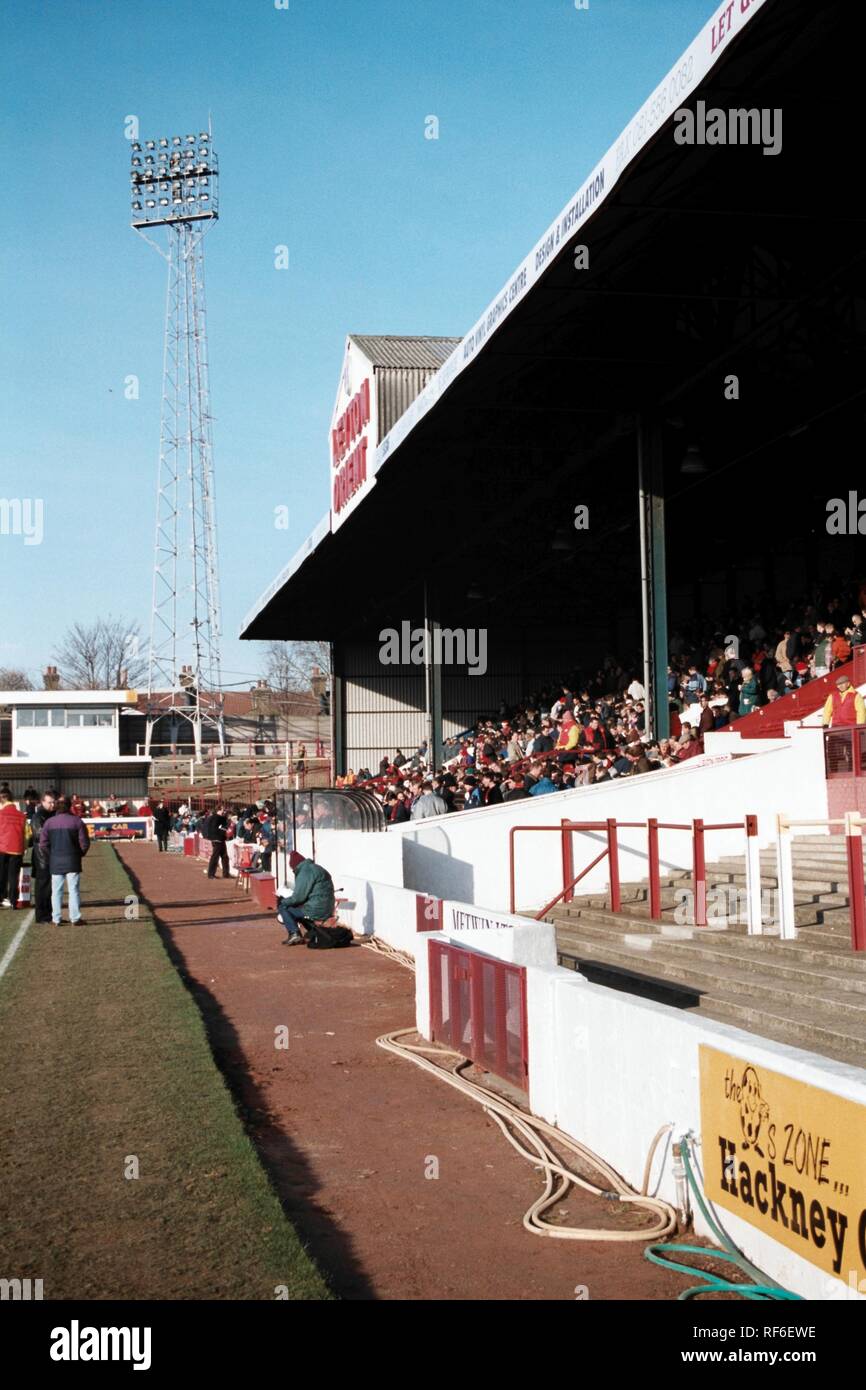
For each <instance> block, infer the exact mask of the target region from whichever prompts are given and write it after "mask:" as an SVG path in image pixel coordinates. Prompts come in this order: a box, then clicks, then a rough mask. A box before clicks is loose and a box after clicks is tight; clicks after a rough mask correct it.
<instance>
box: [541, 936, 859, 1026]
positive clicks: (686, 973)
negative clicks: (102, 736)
mask: <svg viewBox="0 0 866 1390" xmlns="http://www.w3.org/2000/svg"><path fill="white" fill-rule="evenodd" d="M780 944H783V943H780ZM557 947H558V949H559V951H560V952H562V953H563V954H565V953H566V952H568V951H572V950H573V951H574V953H575V954H580V953H581V952H584V953H585V954H587V955H592V956H593V957H595V954H596V953H597V952H601V953H602V955H603V956H604V957H605V959H608V958H610V959H613V956H614V955H616V956H617V957H618V958H619V959H620V960H625V961H628V960H630V961H632V962H634V961H635V957H637V965H636V967H635V968H637V969H638V970H639V971H643V970H646V971H649V972H651V973H652V974H654V975H656V976H658V975H659V974H661V976H662V978H664V979H666V980H676V981H678V982H680V983H683V984H687V985H691V986H693V987H694V988H695V989H700V990H703V991H705V992H706V993H708V994H713V993H715V991H716V990H717V989H718V988H720V987H723V986H724V984H725V983H726V982H727V983H729V984H736V985H737V986H738V987H739V988H741V989H742V990H743V991H744V992H745V993H747V994H752V993H760V994H762V995H767V996H768V997H771V998H776V999H782V1000H789V999H790V998H791V995H792V992H793V991H794V989H796V992H797V994H798V996H800V997H802V998H804V999H809V1000H813V1001H815V1002H817V1003H819V1004H820V1007H827V1008H834V1009H841V1010H842V1011H843V1012H845V1011H847V1012H848V1013H849V1014H850V1016H851V1017H857V1016H859V1017H860V1018H861V1019H862V1020H863V1022H864V1023H866V974H864V972H863V971H862V970H850V971H847V970H846V969H845V966H844V965H843V964H840V965H835V966H831V965H829V964H826V963H824V962H822V963H820V964H815V963H813V964H809V963H806V962H803V961H800V962H797V961H794V960H791V961H789V962H787V963H783V961H782V960H780V959H779V956H778V955H772V954H770V953H764V954H763V955H761V956H759V957H758V958H757V960H756V959H755V958H754V957H747V956H743V955H742V954H737V953H736V952H731V951H727V950H725V948H724V946H722V947H721V948H718V947H717V948H716V949H715V950H714V949H713V946H712V944H711V943H709V942H707V943H701V944H700V945H699V944H698V943H697V942H695V941H690V942H687V941H677V940H675V939H665V938H656V939H655V940H652V941H651V942H650V945H649V947H648V948H643V949H638V950H637V951H635V949H634V948H633V947H631V945H630V943H629V940H628V938H627V937H624V938H623V939H622V941H621V942H618V943H616V944H613V943H605V942H600V941H599V940H598V939H597V938H592V937H590V936H588V935H583V934H576V933H574V934H573V933H568V932H563V933H561V934H558V936H557Z"/></svg>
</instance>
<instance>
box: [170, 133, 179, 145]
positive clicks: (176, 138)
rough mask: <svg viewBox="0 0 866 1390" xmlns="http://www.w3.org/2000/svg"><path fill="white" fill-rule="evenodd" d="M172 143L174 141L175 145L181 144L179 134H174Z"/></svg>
mask: <svg viewBox="0 0 866 1390" xmlns="http://www.w3.org/2000/svg"><path fill="white" fill-rule="evenodd" d="M171 143H172V144H173V145H179V144H180V136H179V135H173V136H172V137H171Z"/></svg>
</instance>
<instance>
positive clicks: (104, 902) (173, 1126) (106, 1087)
mask: <svg viewBox="0 0 866 1390" xmlns="http://www.w3.org/2000/svg"><path fill="white" fill-rule="evenodd" d="M82 889H83V901H82V913H83V916H84V918H85V920H86V921H87V923H88V925H87V926H85V927H78V928H73V927H71V926H69V925H68V924H67V923H64V924H63V925H61V926H60V927H51V926H36V925H33V926H31V927H30V929H29V931H28V933H27V935H26V937H25V938H24V940H23V942H22V944H21V946H20V947H19V949H18V952H17V954H16V956H15V958H14V959H13V961H12V963H11V964H10V966H9V968H8V970H7V972H6V974H5V975H4V976H3V978H2V979H0V1058H2V1062H0V1277H3V1278H8V1279H11V1278H22V1279H23V1278H28V1277H29V1278H32V1279H42V1281H43V1288H44V1297H45V1298H46V1299H82V1298H83V1299H268V1300H273V1299H275V1298H289V1299H321V1298H328V1297H329V1296H330V1295H329V1293H328V1290H327V1288H326V1285H325V1283H324V1280H323V1279H322V1277H321V1276H320V1274H319V1273H318V1271H317V1269H316V1268H315V1266H314V1265H313V1263H312V1261H311V1260H310V1258H309V1257H308V1256H307V1254H306V1253H305V1251H304V1249H303V1248H302V1246H301V1244H300V1241H299V1239H298V1237H297V1235H296V1233H295V1231H294V1229H293V1227H292V1226H291V1224H290V1223H289V1221H288V1220H287V1219H286V1216H285V1215H284V1213H283V1210H282V1207H281V1206H280V1203H279V1201H278V1199H277V1197H276V1195H275V1193H274V1192H273V1189H272V1188H271V1186H270V1184H269V1182H268V1179H267V1176H266V1174H265V1172H264V1170H263V1168H262V1166H261V1164H260V1162H259V1160H258V1157H257V1155H256V1153H255V1150H254V1148H253V1147H252V1145H251V1143H250V1141H249V1140H248V1138H247V1137H246V1135H245V1133H244V1130H243V1126H242V1124H241V1122H240V1119H239V1118H238V1116H237V1114H236V1112H235V1109H234V1106H233V1103H232V1099H231V1096H230V1094H229V1092H228V1090H227V1088H226V1086H225V1083H224V1081H223V1079H222V1077H221V1075H220V1073H219V1071H218V1070H217V1067H216V1065H215V1063H214V1061H213V1058H212V1056H211V1053H210V1049H209V1047H208V1043H207V1039H206V1036H205V1031H204V1027H203V1024H202V1021H201V1018H200V1016H199V1014H198V1011H197V1010H196V1007H195V1005H194V1003H193V1001H192V999H191V998H190V996H189V994H188V993H187V991H186V990H185V988H184V986H183V984H182V982H181V980H180V979H179V977H178V975H177V974H176V972H175V970H174V968H173V966H172V965H171V963H170V961H169V959H168V956H167V954H166V952H165V950H164V948H163V945H162V942H161V940H160V938H159V935H158V934H157V931H156V928H155V925H154V922H153V919H152V917H151V915H150V913H149V911H148V908H147V905H146V904H144V903H140V904H139V903H137V902H136V901H135V900H134V899H133V896H132V895H133V889H132V886H131V884H130V881H129V879H128V877H127V875H126V872H125V870H124V868H123V866H122V865H121V863H120V861H119V860H118V858H117V856H116V855H115V853H114V850H113V849H112V848H111V847H110V846H109V845H106V844H96V845H94V846H93V848H92V850H91V852H90V854H89V855H88V858H87V860H86V863H85V869H84V874H83V876H82ZM136 911H137V912H138V917H137V918H136V917H135V916H134V915H133V914H134V913H135V912H136ZM24 916H25V914H24V913H23V912H18V913H12V912H9V911H0V958H2V955H3V953H4V951H5V950H6V947H7V946H8V944H9V942H10V940H11V939H12V937H13V936H14V933H15V931H16V930H17V929H18V927H19V926H20V925H21V922H22V921H23V919H24Z"/></svg>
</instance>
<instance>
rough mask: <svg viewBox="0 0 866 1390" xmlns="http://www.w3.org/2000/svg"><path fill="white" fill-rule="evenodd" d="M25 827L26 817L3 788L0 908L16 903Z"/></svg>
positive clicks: (0, 819)
mask: <svg viewBox="0 0 866 1390" xmlns="http://www.w3.org/2000/svg"><path fill="white" fill-rule="evenodd" d="M26 825H27V817H26V816H25V814H24V812H23V811H19V810H18V807H17V806H16V805H15V802H14V801H13V800H12V797H11V795H10V794H9V792H8V791H7V790H6V789H5V787H4V788H3V789H2V790H0V900H2V901H0V907H15V906H16V905H17V903H18V879H19V877H20V875H21V862H22V860H23V858H24V842H25V827H26Z"/></svg>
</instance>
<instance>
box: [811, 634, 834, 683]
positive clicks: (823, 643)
mask: <svg viewBox="0 0 866 1390" xmlns="http://www.w3.org/2000/svg"><path fill="white" fill-rule="evenodd" d="M817 626H818V640H817V642H816V643H815V650H814V652H813V653H812V673H813V675H814V676H815V678H816V680H817V679H820V677H821V676H826V675H827V674H828V673H829V671H830V665H831V662H832V660H833V654H832V651H833V638H832V636H831V635H830V633H828V632H827V630H826V628H825V626H824V624H823V623H818V625H817Z"/></svg>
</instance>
